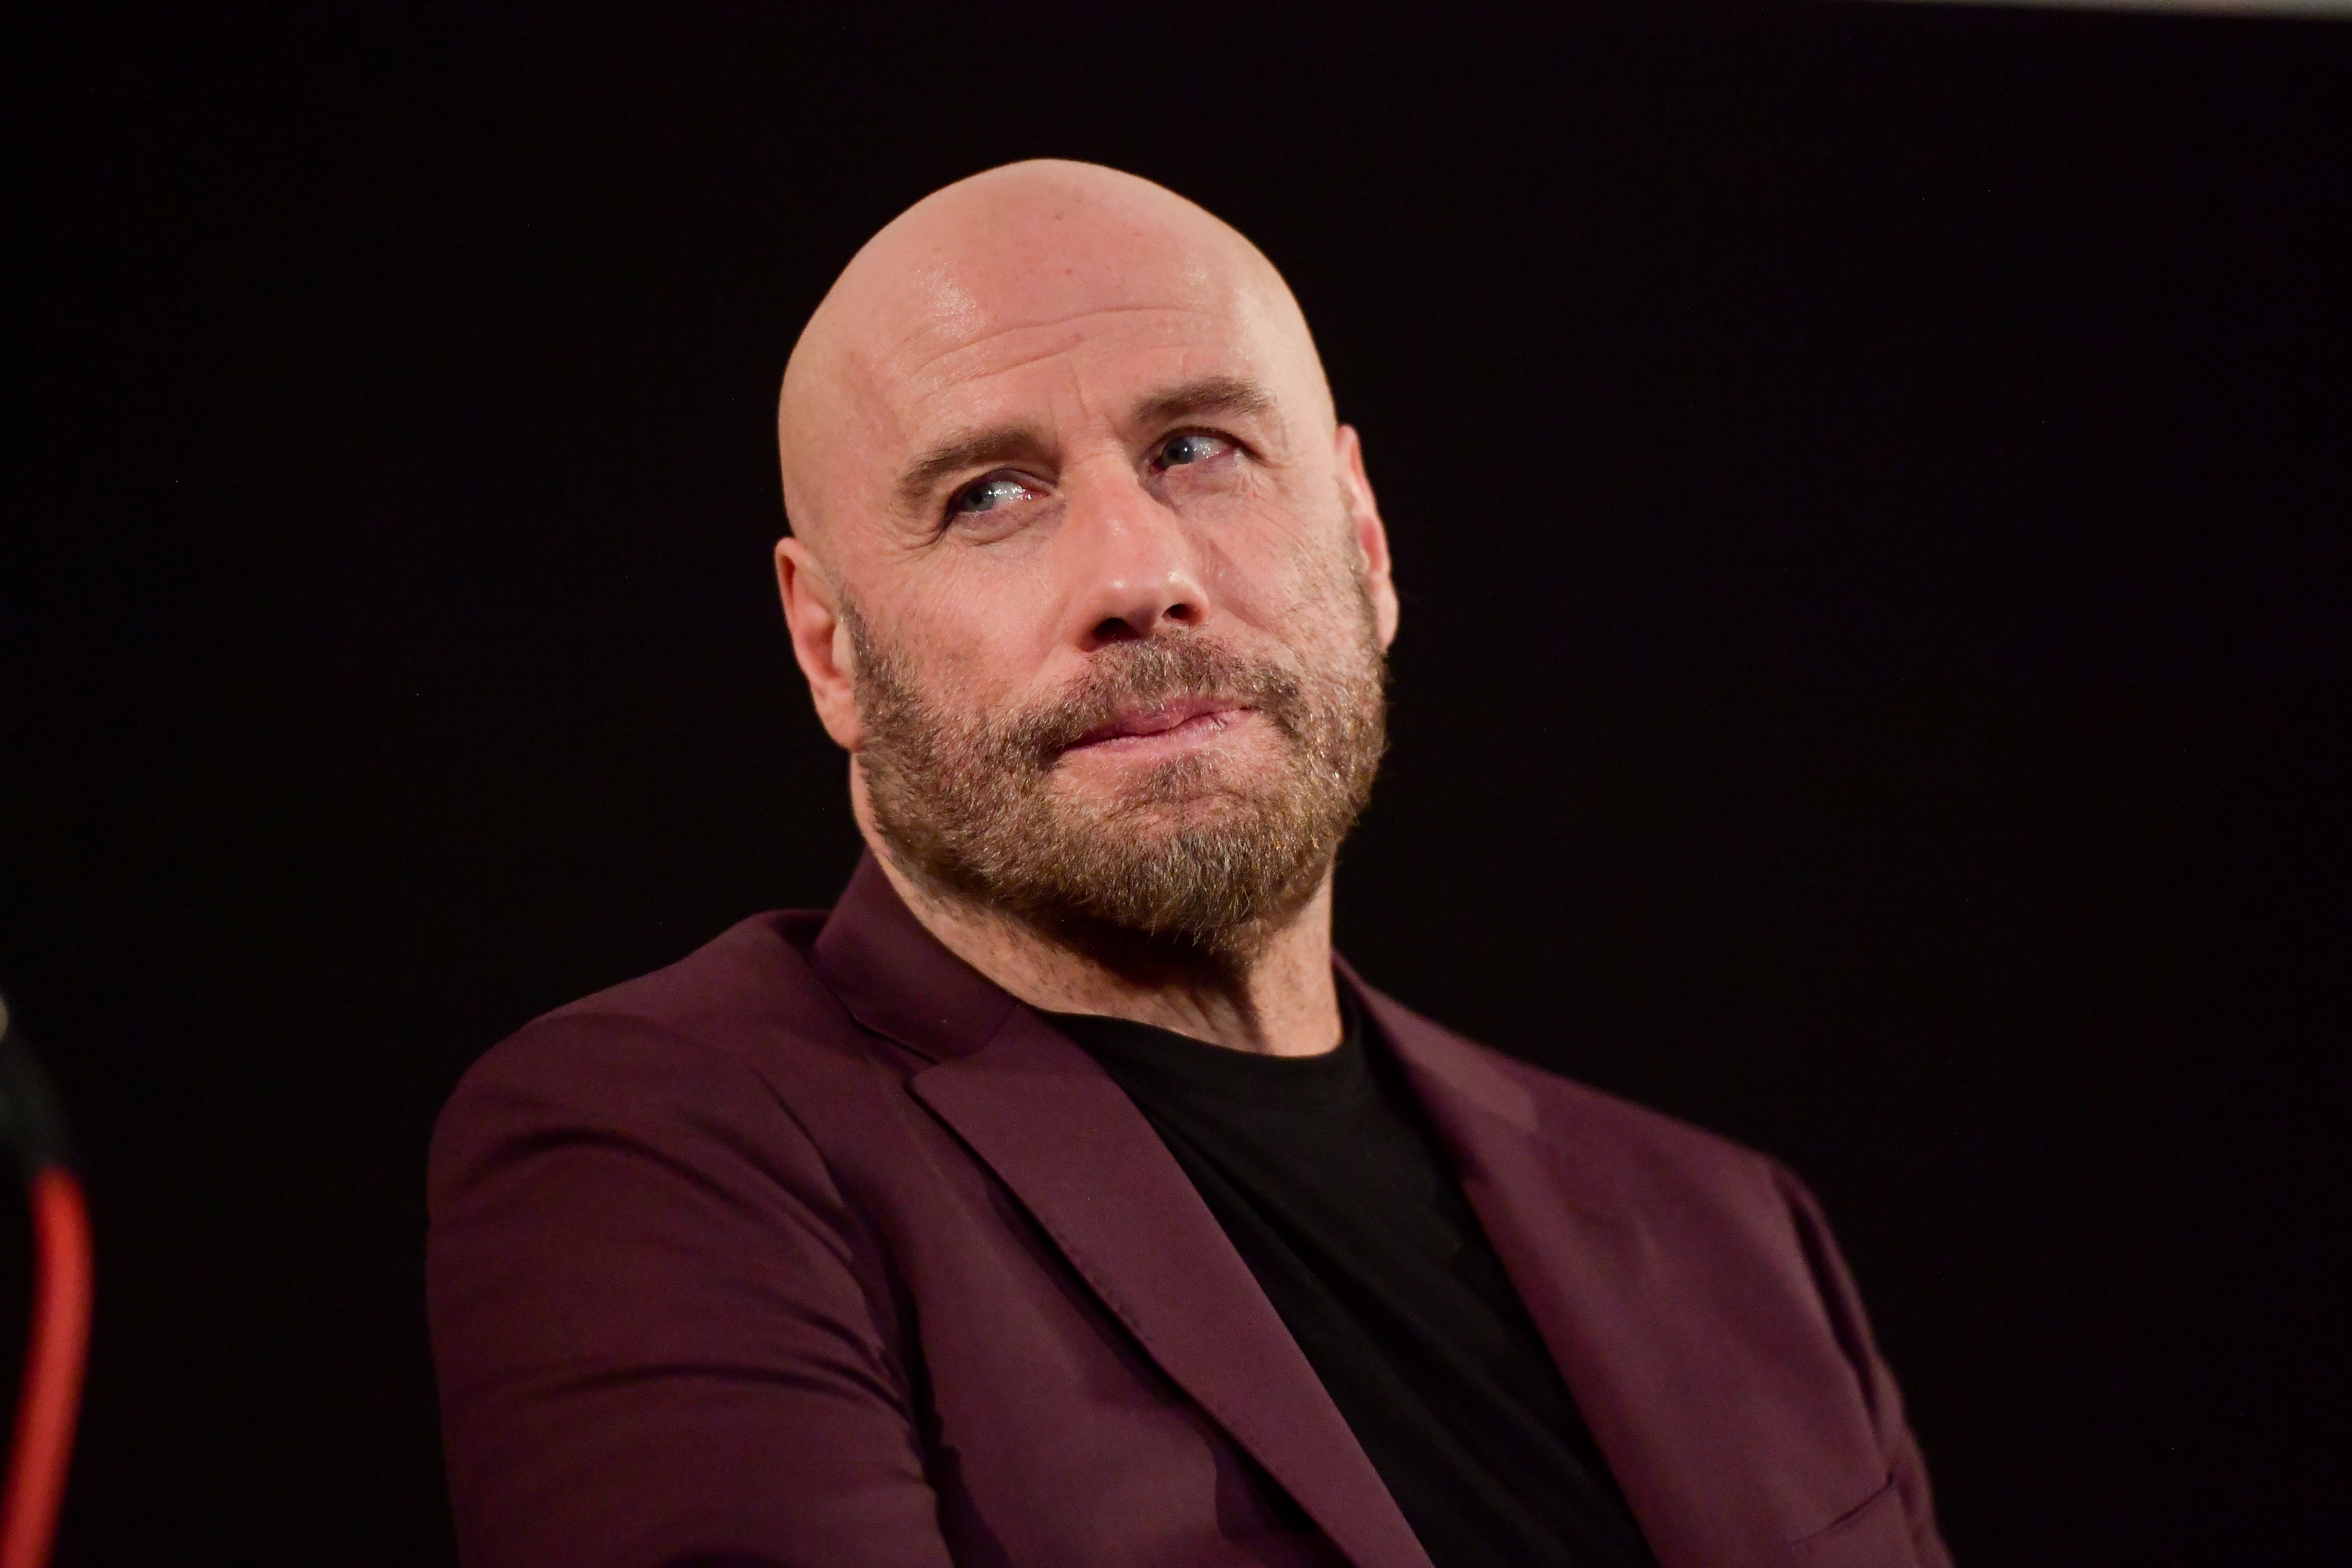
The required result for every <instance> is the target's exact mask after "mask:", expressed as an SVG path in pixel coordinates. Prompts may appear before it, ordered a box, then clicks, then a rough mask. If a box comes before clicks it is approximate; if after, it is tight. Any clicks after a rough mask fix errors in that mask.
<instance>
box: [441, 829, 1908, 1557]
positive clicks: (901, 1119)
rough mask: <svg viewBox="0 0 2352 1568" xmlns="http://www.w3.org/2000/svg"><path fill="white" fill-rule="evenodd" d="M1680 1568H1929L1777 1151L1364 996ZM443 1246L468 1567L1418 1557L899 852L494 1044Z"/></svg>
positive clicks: (448, 1430)
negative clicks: (839, 891)
mask: <svg viewBox="0 0 2352 1568" xmlns="http://www.w3.org/2000/svg"><path fill="white" fill-rule="evenodd" d="M1342 973H1343V976H1344V978H1345V979H1346V980H1347V982H1348V983H1349V984H1353V985H1355V986H1356V988H1357V991H1358V994H1360V996H1361V997H1362V998H1363V999H1364V1001H1365V1003H1366V1004H1367V1005H1368V1006H1369V1008H1370V1016H1371V1017H1372V1018H1373V1019H1374V1020H1375V1021H1376V1023H1377V1024H1378V1026H1379V1028H1380V1030H1381V1034H1382V1035H1383V1036H1384V1037H1386V1038H1387V1039H1388V1040H1389V1042H1390V1043H1391V1045H1392V1046H1393V1047H1394V1048H1395V1051H1396V1054H1397V1055H1398V1057H1399V1058H1402V1062H1403V1064H1404V1068H1405V1070H1406V1073H1407V1075H1408V1077H1409V1079H1410V1081H1411V1083H1412V1088H1413V1091H1414V1092H1415V1093H1416V1094H1417V1095H1418V1096H1419V1097H1420V1098H1421V1100H1422V1101H1423V1104H1424V1105H1426V1106H1427V1107H1428V1109H1429V1112H1430V1114H1431V1116H1432V1118H1433V1121H1434V1122H1435V1124H1436V1126H1437V1129H1438V1131H1439V1133H1440V1136H1441V1137H1442V1138H1443V1139H1444V1142H1445V1144H1446V1146H1447V1148H1448V1149H1449V1151H1450V1152H1451V1153H1452V1154H1453V1156H1454V1160H1455V1161H1456V1163H1457V1166H1458V1169H1459V1171H1460V1173H1461V1177H1462V1182H1463V1185H1464V1187H1465V1189H1466V1190H1467V1192H1468V1194H1469V1196H1470V1200H1471V1202H1472V1203H1473V1204H1474V1205H1475V1206H1476V1209H1477V1212H1478V1215H1479V1217H1480V1218H1481V1219H1482V1220H1483V1221H1484V1222H1485V1224H1486V1230H1487V1233H1488V1235H1489V1236H1490V1237H1492V1239H1493V1241H1494V1244H1495V1248H1496V1251H1497V1252H1498V1253H1499V1254H1500V1255H1501V1257H1502V1259H1503V1262H1504V1264H1505V1266H1506V1267H1507V1268H1508V1269H1509V1270H1510V1274H1511V1278H1512V1279H1514V1280H1515V1281H1516V1282H1517V1285H1518V1288H1519V1293H1520V1295H1521V1296H1522V1297H1523V1298H1524V1299H1525V1300H1526V1302H1527V1305H1528V1311H1529V1312H1530V1313H1531V1314H1533V1316H1534V1319H1535V1322H1536V1326H1537V1327H1538V1330H1539V1331H1541V1333H1542V1335H1543V1339H1544V1342H1545V1343H1546V1344H1547V1345H1549V1347H1550V1349H1551V1352H1552V1355H1553V1356H1554V1358H1555V1359H1556V1360H1557V1361H1558V1362H1559V1368H1560V1371H1561V1372H1562V1373H1564V1374H1565V1375H1566V1377H1567V1379H1568V1384H1569V1386H1570V1388H1571V1389H1572V1390H1574V1392H1575V1394H1576V1399H1577V1403H1578V1404H1579V1405H1580V1406H1581V1407H1582V1409H1583V1411H1584V1414H1585V1416H1586V1418H1587V1419H1588V1420H1589V1422H1590V1423H1591V1427H1592V1434H1593V1436H1594V1437H1595V1438H1596V1439H1597V1440H1598V1441H1599V1442H1600V1445H1601V1451H1602V1452H1603V1453H1604V1454H1605V1455H1606V1456H1607V1457H1608V1460H1609V1464H1610V1468H1612V1470H1613V1471H1614V1472H1615V1473H1616V1477H1617V1479H1618V1481H1619V1483H1620V1484H1621V1485H1622V1487H1623V1488H1624V1491H1625V1496H1626V1498H1627V1500H1629V1501H1630V1502H1631V1503H1632V1504H1633V1512H1634V1513H1635V1515H1636V1516H1638V1517H1639V1519H1640V1520H1641V1522H1642V1528H1643V1531H1645V1532H1646V1533H1647V1534H1648V1536H1649V1539H1650V1542H1651V1544H1652V1546H1653V1547H1654V1550H1655V1551H1656V1552H1657V1556H1658V1561H1659V1562H1660V1563H1661V1564H1662V1565H1663V1568H1702V1565H1706V1568H1731V1565H1734V1564H1748V1563H1754V1564H1770V1563H1786V1564H1791V1565H1794V1564H1810V1565H1827V1564H1853V1565H1855V1568H1860V1565H1862V1564H1869V1565H1871V1568H1898V1565H1899V1568H1911V1565H1914V1564H1916V1565H1918V1568H1941V1565H1943V1564H1946V1563H1948V1558H1947V1557H1946V1555H1945V1552H1944V1548H1943V1546H1942V1543H1941V1542H1939V1541H1938V1539H1937V1533H1936V1524H1935V1519H1934V1515H1933V1511H1932V1510H1931V1507H1930V1504H1929V1501H1928V1493H1927V1474H1926V1471H1925V1469H1924V1468H1922V1466H1921V1463H1920V1458H1919V1451H1918V1448H1917V1447H1916V1445H1915V1444H1914V1443H1913V1441H1912V1437H1911V1434H1910V1431H1909V1430H1908V1428H1907V1427H1906V1426H1905V1424H1904V1419H1903V1411H1902V1405H1901V1401H1900V1399H1899V1398H1898V1396H1897V1395H1896V1393H1895V1383H1894V1380H1893V1379H1892V1378H1891V1377H1890V1376H1889V1375H1888V1373H1887V1370H1886V1367H1885V1364H1884V1363H1882V1362H1881V1361H1880V1359H1879V1357H1878V1354H1877V1352H1875V1351H1874V1349H1873V1348H1872V1345H1871V1339H1870V1331H1869V1329H1868V1328H1867V1327H1866V1326H1865V1324H1864V1319H1863V1312H1862V1305H1861V1302H1860V1301H1859V1300H1857V1299H1856V1297H1855V1295H1854V1289H1853V1283H1852V1281H1851V1280H1849V1279H1847V1277H1846V1272H1845V1269H1844V1268H1843V1266H1842V1265H1841V1264H1840V1262H1839V1260H1838V1256H1837V1251H1836V1248H1835V1247H1833V1246H1832V1243H1831V1240H1830V1235H1829V1231H1828V1230H1827V1228H1826V1227H1825V1226H1823V1224H1822V1218H1821V1215H1819V1214H1818V1213H1817V1212H1816V1211H1815V1209H1814V1207H1813V1205H1812V1204H1811V1200H1810V1199H1809V1198H1808V1197H1807V1196H1806V1194H1805V1193H1804V1190H1803V1189H1802V1188H1801V1187H1800V1186H1799V1185H1798V1184H1797V1183H1796V1181H1795V1179H1794V1178H1793V1177H1791V1176H1790V1175H1789V1174H1788V1173H1787V1172H1785V1171H1783V1170H1781V1169H1780V1167H1779V1166H1777V1165H1775V1164H1773V1163H1771V1162H1770V1161H1769V1160H1767V1159H1765V1158H1764V1157H1762V1156H1761V1155H1759V1154H1755V1153H1752V1152H1748V1150H1745V1149H1741V1148H1738V1147H1737V1146H1735V1145H1733V1144H1731V1143H1727V1142H1724V1141H1722V1140H1721V1139H1718V1138H1715V1137H1712V1136H1710V1135H1709V1134H1707V1133H1705V1132H1701V1131H1696V1130H1695V1129H1693V1128H1690V1127H1686V1126H1685V1125H1683V1124H1681V1123H1679V1122H1676V1121H1670V1120H1668V1119H1667V1118H1665V1117H1663V1116H1659V1115H1656V1114H1654V1113H1653V1112H1650V1111H1646V1110H1638V1109H1636V1108H1634V1107H1633V1106H1630V1105H1626V1104H1624V1103H1622V1102H1621V1101H1618V1100H1612V1099H1610V1098H1608V1097H1607V1096H1605V1095H1601V1094H1599V1093H1596V1092H1595V1091H1593V1090H1591V1089H1584V1088H1581V1087H1580V1086H1578V1085H1576V1084H1573V1083H1570V1082H1568V1081H1566V1080H1565V1079H1559V1078H1556V1077H1554V1076H1552V1075H1551V1074H1549V1073H1546V1072H1543V1071H1540V1070H1538V1069H1537V1068H1532V1067H1528V1066H1526V1065H1524V1064H1522V1063H1519V1062H1517V1061H1513V1060H1511V1059H1510V1058H1507V1057H1503V1056H1499V1055H1496V1053H1494V1052H1492V1051H1489V1050H1486V1049H1484V1048H1483V1047H1478V1046H1475V1045H1473V1044H1471V1043H1470V1042H1469V1041H1467V1040H1465V1039H1463V1038H1461V1037H1459V1036H1456V1035H1452V1034H1449V1033H1447V1032H1446V1031H1445V1030H1444V1029H1442V1028H1439V1027H1438V1026H1435V1025H1433V1024H1432V1023H1430V1022H1428V1021H1427V1020H1426V1019H1423V1018H1421V1017H1418V1016H1415V1015H1413V1014H1412V1013H1409V1012H1407V1011H1406V1010H1405V1009H1404V1008H1402V1007H1401V1006H1399V1005H1396V1004H1395V1003H1394V1002H1391V1001H1390V1000H1389V999H1388V998H1387V997H1384V996H1382V995H1381V994H1379V993H1378V992H1376V991H1372V990H1370V988H1368V987H1365V986H1362V985H1361V984H1360V983H1359V982H1357V981H1356V980H1355V977H1354V976H1353V974H1352V973H1348V972H1347V971H1346V970H1345V968H1344V966H1343V968H1342ZM431 1195H432V1233H431V1240H430V1243H429V1247H428V1275H429V1280H430V1306H431V1313H432V1325H433V1347H434V1355H435V1358H436V1363H438V1367H439V1372H440V1382H441V1404H442V1416H443V1423H444V1431H445V1435H446V1446H447V1453H448V1463H449V1482H450V1490H451V1493H452V1496H453V1499H454V1500H455V1504H456V1514H457V1537H458V1542H459V1546H460V1549H461V1552H462V1555H463V1558H464V1560H465V1562H466V1563H467V1564H469V1565H470V1568H527V1565H528V1568H537V1565H545V1568H596V1565H600V1564H610V1565H612V1568H651V1565H655V1564H670V1563H730V1564H752V1563H761V1564H767V1563H775V1564H784V1563H790V1564H809V1565H812V1568H833V1565H840V1568H850V1565H856V1564H873V1565H875V1568H881V1565H884V1564H887V1565H889V1568H915V1565H917V1564H925V1565H936V1564H944V1563H970V1564H1013V1563H1018V1564H1084V1565H1097V1564H1099V1565H1126V1564H1166V1565H1168V1568H1180V1565H1181V1568H1208V1565H1211V1564H1238V1563H1320V1564H1338V1563H1353V1564H1355V1565H1356V1568H1428V1563H1429V1560H1428V1558H1427V1556H1426V1555H1425V1554H1424V1553H1423V1551H1422V1549H1421V1546H1420V1543H1419V1542H1416V1541H1415V1540H1414V1539H1413V1536H1412V1531H1411V1529H1410V1528H1408V1526H1407V1525H1406V1523H1405V1521H1404V1517H1403V1516H1402V1514H1401V1513H1400V1512H1399V1511H1398V1510H1397V1507H1396V1504H1395V1502H1394V1501H1393V1500H1391V1498H1390V1497H1389V1494H1388V1490H1387V1489H1386V1488H1385V1487H1384V1486H1383V1485H1382V1484H1381V1478H1380V1476H1379V1474H1378V1473H1377V1472H1376V1471H1375V1470H1374V1469H1373V1468H1372V1467H1371V1464H1370V1461H1369V1460H1367V1459H1366V1458H1364V1455H1363V1451H1362V1449H1361V1448H1360V1447H1358V1446H1357V1443H1356V1440H1355V1438H1354V1436H1353V1435H1352V1434H1350V1433H1349V1429H1348V1426H1347V1425H1346V1423H1345V1422H1344V1421H1343V1420H1342V1419H1341V1418H1340V1415H1339V1411H1338V1410H1337V1409H1336V1408H1335V1407H1334V1406H1333V1405H1332V1404H1331V1401H1330V1398H1329V1396H1328V1395H1327V1394H1325V1393H1324V1392H1323V1387H1322V1384H1320V1383H1319V1382H1318V1381H1317V1379H1316V1376H1315V1373H1314V1372H1313V1370H1312V1369H1311V1368H1310V1367H1309V1366H1308V1365H1307V1360H1306V1357H1305V1356H1304V1355H1303V1354H1302V1353H1301V1352H1300V1351H1299V1350H1298V1347H1297V1344H1296V1343H1294V1342H1292V1340H1291V1337H1290V1334H1289V1332H1288V1331H1286V1329H1285V1328H1284V1327H1283V1324H1282V1321H1281V1319H1279V1318H1278V1317H1276V1314H1275V1311H1274V1309H1273V1308H1272V1307H1271V1306H1270V1305H1269V1304H1268V1303H1267V1301H1266V1300H1265V1296H1264V1295H1263V1294H1262V1293H1261V1292H1260V1291H1259V1289H1258V1287H1257V1283H1256V1281H1255V1279H1253V1278H1252V1277H1251V1275H1250V1272H1249V1269H1248V1268H1247V1267H1246V1266H1244V1263H1243V1262H1242V1260H1241V1258H1240V1257H1239V1256H1238V1255H1237V1254H1236V1253H1235V1252H1234V1249H1233V1247H1232V1246H1231V1244H1230V1243H1228V1242H1227V1241H1226V1239H1225V1236H1224V1233H1223V1230H1221V1229H1220V1228H1219V1227H1218V1225H1217V1222H1216V1220H1215V1219H1214V1218H1213V1216H1212V1215H1210V1213H1209V1210H1208V1208H1207V1206H1206V1205H1203V1204H1202V1201H1201V1199H1200V1197H1199V1196H1198V1195H1197V1194H1195V1193H1194V1191H1193V1190H1192V1183H1191V1182H1190V1181H1189V1180H1188V1179H1187V1178H1186V1177H1185V1175H1184V1173H1183V1172H1182V1170H1181V1169H1180V1168H1179V1167H1178V1165H1177V1163H1176V1162H1175V1160H1174V1159H1173V1158H1172V1157H1171V1155H1170V1154H1169V1152H1168V1151H1167V1150H1166V1148H1165V1147H1164V1146H1162V1144H1161V1143H1160V1139H1159V1137H1158V1135H1157V1134H1156V1133H1154V1132H1153V1131H1152V1130H1151V1127H1150V1124H1149V1123H1148V1122H1146V1121H1144V1119H1143V1117H1142V1115H1141V1114H1140V1113H1139V1111H1137V1110H1136V1109H1135V1108H1134V1107H1133V1106H1132V1105H1131V1104H1130V1103H1129V1101H1128V1100H1127V1098H1126V1096H1125V1095H1124V1094H1123V1093H1122V1092H1121V1091H1120V1089H1118V1085H1117V1084H1115V1083H1114V1082H1113V1081H1112V1080H1111V1079H1110V1078H1109V1077H1108V1075H1107V1074H1105V1073H1104V1072H1103V1071H1102V1069H1101V1068H1098V1067H1097V1066H1096V1065H1095V1062H1094V1060H1093V1058H1090V1057H1088V1056H1087V1053H1086V1052H1085V1051H1083V1050H1081V1049H1080V1048H1079V1047H1077V1046H1076V1044H1074V1043H1073V1042H1071V1041H1070V1040H1069V1039H1067V1038H1066V1037H1064V1036H1063V1035H1061V1034H1059V1033H1058V1032H1056V1031H1055V1029H1054V1028H1053V1027H1052V1026H1049V1025H1048V1024H1046V1023H1045V1021H1044V1020H1043V1019H1041V1018H1040V1017H1039V1016H1037V1015H1036V1014H1035V1013H1034V1012H1033V1011H1031V1010H1030V1009H1029V1008H1027V1007H1025V1006H1023V1005H1021V1004H1019V1003H1017V1002H1015V1001H1014V1000H1013V998H1012V997H1011V996H1010V995H1008V994H1005V993H1004V992H1003V991H1002V990H1000V989H998V988H997V987H996V986H995V985H993V984H991V983H990V982H989V981H987V980H985V979H983V978H982V976H981V975H980V974H978V973H975V972H974V971H973V970H971V968H969V967H967V966H966V965H965V964H964V963H962V962H961V960H959V959H957V958H956V957H955V956H954V955H953V954H951V953H950V952H948V951H947V949H946V948H944V947H942V946H941V945H940V943H939V942H937V941H936V940H934V939H933V938H932V937H931V936H930V935H929V932H927V931H924V930H923V928H922V927H921V925H919V923H918V922H917V921H915V919H914V917H913V916H912V915H911V914H909V913H908V911H907V910H906V908H905V906H904V905H902V904H901V903H900V902H899V900H898V898H897V896H896V895H895V894H894V893H893V891H892V890H891V888H890V885H889V883H888V881H887V879H885V878H884V877H883V876H882V875H881V873H880V871H879V869H878V868H877V867H876V866H875V865H874V864H873V862H872V861H871V860H870V859H869V860H867V861H866V862H865V863H864V864H862V865H861V866H860V867H859V868H858V870H857V873H856V877H855V878H853V879H852V880H851V882H850V885H849V888H848V890H847V892H846V893H845V895H844V897H843V899H842V901H841V904H840V906H839V908H837V909H836V910H835V911H834V912H833V913H832V915H831V916H830V917H827V916H825V915H824V914H814V913H793V914H772V915H762V916H761V917H759V918H757V919H754V920H751V921H745V922H744V923H742V924H741V925H739V926H737V927H736V928H735V929H734V930H732V931H729V932H727V933H726V934H725V935H724V936H722V937H720V938H719V940H718V941H716V942H712V943H711V944H710V945H709V946H708V947H706V948H704V949H702V950H701V951H700V952H697V953H695V954H694V955H693V956H691V957H689V958H688V959H686V960H685V961H684V962H683V963H677V964H674V965H672V966H671V967H670V968H668V969H665V970H662V971H661V972H659V973H655V974H651V975H647V976H646V977H645V978H644V979H642V980H637V981H633V982H631V983H630V984H626V985H623V986H619V987H617V988H615V989H614V990H611V991H607V992H604V993H603V994H600V995H596V996H592V997H589V998H588V999H587V1000H585V1001H583V1002H578V1003H574V1004H573V1005H571V1006H569V1007H565V1008H563V1009H562V1010H560V1011H558V1012H555V1013H552V1014H550V1015H549V1016H546V1017H544V1018H541V1019H540V1020H539V1021H538V1022H536V1023H534V1024H532V1025H530V1026H528V1027H527V1028H525V1029H523V1030H522V1031H521V1032H520V1034H518V1035H516V1036H515V1037H513V1038H512V1039H509V1040H508V1041H507V1042H506V1043H505V1044H503V1045H501V1046H499V1047H498V1048H497V1049H495V1050H493V1051H492V1052H490V1054H489V1055H488V1056H487V1057H486V1058H483V1059H482V1061H481V1063H480V1064H479V1065H478V1066H477V1067H476V1068H474V1069H473V1071H472V1072H470V1073H468V1074H467V1077H466V1079H465V1081H464V1082H463V1083H462V1084H461V1085H460V1086H459V1087H458V1089H457V1094H456V1096H455V1097H454V1098H453V1099H452V1100H450V1102H449V1106H448V1109H447V1110H446V1111H444V1112H443V1114H442V1117H441V1121H440V1126H439V1129H438V1131H437V1132H436V1136H435V1138H434V1143H433V1155H432V1173H431Z"/></svg>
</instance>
